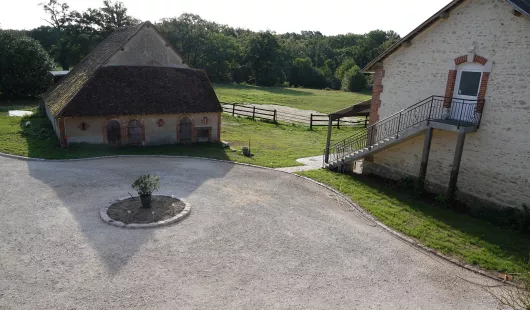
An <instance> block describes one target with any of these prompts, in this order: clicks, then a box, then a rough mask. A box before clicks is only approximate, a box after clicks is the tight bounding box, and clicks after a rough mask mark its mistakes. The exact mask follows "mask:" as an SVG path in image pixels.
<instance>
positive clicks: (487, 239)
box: [300, 170, 530, 273]
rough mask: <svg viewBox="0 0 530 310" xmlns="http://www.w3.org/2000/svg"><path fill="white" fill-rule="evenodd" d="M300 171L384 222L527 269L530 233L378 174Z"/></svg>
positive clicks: (490, 263)
mask: <svg viewBox="0 0 530 310" xmlns="http://www.w3.org/2000/svg"><path fill="white" fill-rule="evenodd" d="M300 175H303V176H306V177H309V178H311V179H314V180H316V181H319V182H322V183H325V184H328V185H330V186H331V187H333V188H335V189H337V190H339V191H340V192H342V193H343V194H345V195H346V196H348V197H350V198H351V199H352V200H353V201H355V202H357V203H358V204H359V205H360V206H361V207H363V208H364V209H365V210H367V211H368V212H370V213H371V214H372V215H374V216H375V217H376V218H378V219H379V220H380V221H381V222H382V223H384V224H385V225H387V226H389V227H391V228H393V229H395V230H396V231H399V232H402V233H404V234H406V235H408V236H411V237H413V238H415V239H417V240H419V241H420V242H421V243H422V244H424V245H426V246H428V247H430V248H433V249H436V250H438V251H440V252H442V253H444V254H447V255H450V256H452V257H455V258H457V259H459V260H461V261H464V262H466V263H470V264H473V265H476V266H478V267H481V268H484V269H488V270H496V271H506V272H513V273H517V272H524V271H526V270H527V267H528V258H529V253H530V238H529V236H528V235H527V234H523V233H519V232H515V231H511V230H507V229H501V228H499V227H497V226H495V225H493V224H490V223H488V222H486V221H484V220H479V219H475V218H472V217H470V216H468V215H465V214H459V213H456V212H454V211H452V210H449V209H446V208H444V207H443V206H441V205H439V204H438V203H436V202H435V201H431V200H429V199H420V198H417V197H415V196H413V195H412V194H410V192H409V191H404V190H400V189H396V188H392V187H389V186H388V184H386V183H385V182H383V181H382V180H381V179H378V178H374V177H367V176H357V175H345V174H339V173H335V172H331V171H327V170H315V171H307V172H302V173H300Z"/></svg>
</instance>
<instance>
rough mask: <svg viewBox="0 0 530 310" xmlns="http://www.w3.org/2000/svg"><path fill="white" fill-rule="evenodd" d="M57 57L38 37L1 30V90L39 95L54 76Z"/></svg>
mask: <svg viewBox="0 0 530 310" xmlns="http://www.w3.org/2000/svg"><path fill="white" fill-rule="evenodd" d="M52 68H53V61H52V59H51V58H50V56H49V55H48V53H46V51H45V50H44V49H43V48H42V46H41V45H40V44H39V42H37V41H36V40H33V39H31V38H29V37H25V36H20V35H14V34H12V33H9V32H5V31H0V92H1V93H4V94H6V95H8V96H22V95H26V96H37V95H40V94H42V93H43V92H44V91H46V88H47V87H48V86H49V85H50V83H51V81H52V79H51V76H50V75H49V71H50V70H51V69H52Z"/></svg>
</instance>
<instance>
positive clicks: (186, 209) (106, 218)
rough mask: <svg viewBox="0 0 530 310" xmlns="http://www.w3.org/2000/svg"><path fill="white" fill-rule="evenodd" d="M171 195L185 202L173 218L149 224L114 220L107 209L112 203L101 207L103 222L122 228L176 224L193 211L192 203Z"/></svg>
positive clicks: (100, 212) (100, 214)
mask: <svg viewBox="0 0 530 310" xmlns="http://www.w3.org/2000/svg"><path fill="white" fill-rule="evenodd" d="M161 196H165V195H161ZM171 197H172V198H176V199H178V200H180V201H182V202H183V203H184V209H183V210H182V211H180V212H179V214H177V215H175V216H173V217H171V218H168V219H166V220H163V221H158V222H154V223H148V224H136V223H132V224H125V223H123V222H120V221H116V220H113V219H111V218H110V217H109V216H108V214H107V211H108V210H109V208H110V207H111V206H112V204H110V205H108V206H106V207H103V208H101V209H99V216H100V217H101V219H102V220H103V222H105V223H107V224H109V225H112V226H116V227H121V228H129V229H142V228H155V227H162V226H168V225H171V224H174V223H177V222H180V221H182V220H183V219H185V218H186V217H188V216H189V215H190V212H191V205H190V203H189V202H187V201H186V200H185V199H183V198H178V197H175V196H173V195H171ZM128 198H129V197H125V198H120V199H117V200H116V201H120V200H124V199H128Z"/></svg>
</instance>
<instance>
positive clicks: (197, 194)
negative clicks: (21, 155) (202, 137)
mask: <svg viewBox="0 0 530 310" xmlns="http://www.w3.org/2000/svg"><path fill="white" fill-rule="evenodd" d="M0 171H1V173H0V182H1V184H2V186H0V198H1V200H0V211H1V217H0V308H1V309H120V308H121V309H125V308H126V309H262V308H263V309H308V308H312V309H492V308H495V303H494V300H493V298H492V297H491V296H490V295H489V294H488V293H487V292H486V291H485V290H484V289H483V288H482V287H480V286H477V285H474V284H472V283H470V282H468V281H465V280H462V279H461V278H465V279H468V280H471V281H474V282H479V283H482V284H488V283H489V284H491V282H488V281H487V280H486V279H484V278H481V277H479V276H476V275H474V274H472V273H471V272H468V271H465V270H463V269H460V268H458V267H455V266H452V265H449V266H446V265H442V264H440V263H438V262H437V261H436V260H433V259H432V258H429V257H428V256H426V255H424V254H422V253H420V252H418V251H417V250H414V249H413V248H412V247H411V246H409V245H408V244H405V243H403V242H402V241H399V240H397V239H395V238H394V237H392V236H391V235H390V234H388V233H386V232H384V231H383V230H382V229H381V228H379V227H374V226H373V225H372V224H370V223H369V222H367V221H366V220H364V219H363V218H361V217H359V216H358V215H357V213H356V212H352V211H351V209H350V207H349V206H348V205H347V204H346V203H345V202H343V201H341V199H340V198H339V197H337V196H336V195H334V194H333V193H332V192H331V191H329V190H326V189H324V188H322V187H320V186H318V185H316V184H314V183H312V182H309V181H307V180H304V179H302V178H298V177H296V176H293V175H289V174H286V173H283V172H279V171H274V170H264V169H259V168H253V167H246V166H240V165H235V164H231V163H225V162H215V161H208V160H199V159H169V158H164V159H161V158H149V157H136V158H131V157H129V158H113V159H99V160H86V161H73V162H39V161H25V160H16V159H10V158H5V157H0ZM143 173H154V174H157V175H159V176H160V178H161V190H160V191H159V193H160V194H174V195H176V196H178V197H183V198H186V199H187V200H188V201H189V202H190V203H191V205H192V212H191V215H190V216H189V217H188V218H187V219H185V220H184V221H182V222H180V223H178V224H176V225H173V226H169V227H164V228H157V229H149V230H127V229H121V228H117V227H113V226H109V225H107V224H105V223H103V221H102V220H101V219H100V218H99V214H98V212H99V209H100V208H101V207H103V206H105V205H108V204H110V203H111V202H113V201H114V200H115V199H118V198H123V197H127V196H128V194H127V193H128V192H131V193H132V189H131V188H130V185H129V184H131V183H132V182H133V180H134V179H135V178H136V177H137V176H139V175H141V174H143Z"/></svg>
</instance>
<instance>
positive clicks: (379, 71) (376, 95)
mask: <svg viewBox="0 0 530 310" xmlns="http://www.w3.org/2000/svg"><path fill="white" fill-rule="evenodd" d="M383 76H385V70H384V69H383V66H382V65H379V66H377V67H376V68H375V73H374V84H373V88H372V103H371V104H370V124H373V123H376V122H377V121H379V107H380V106H381V93H382V92H383Z"/></svg>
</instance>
